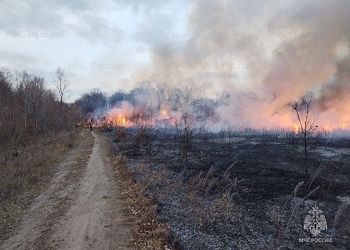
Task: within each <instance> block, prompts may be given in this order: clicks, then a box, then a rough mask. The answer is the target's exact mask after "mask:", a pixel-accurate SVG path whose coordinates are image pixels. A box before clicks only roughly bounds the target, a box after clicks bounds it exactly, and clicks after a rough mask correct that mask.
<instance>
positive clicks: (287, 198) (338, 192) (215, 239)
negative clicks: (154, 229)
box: [109, 128, 350, 249]
mask: <svg viewBox="0 0 350 250" xmlns="http://www.w3.org/2000/svg"><path fill="white" fill-rule="evenodd" d="M109 133H110V135H111V137H112V140H113V141H114V143H113V149H114V152H115V153H116V154H118V155H120V156H122V157H124V162H125V166H126V167H127V168H128V170H129V171H131V172H132V173H133V174H134V178H135V180H136V181H137V182H139V183H141V184H142V185H144V187H145V188H144V194H145V195H147V196H148V197H150V198H151V199H152V200H153V201H154V202H155V203H156V204H158V217H159V219H160V220H162V221H163V222H166V223H167V224H169V225H170V227H171V231H172V235H173V238H174V239H175V241H176V243H177V244H178V246H179V247H180V248H181V247H182V248H186V249H199V248H201V249H209V248H210V249H213V248H215V249H227V248H233V249H236V248H239V249H248V248H258V249H262V248H276V247H282V248H287V249H288V248H310V249H312V248H315V247H317V248H319V247H322V248H324V249H332V248H334V247H336V248H338V249H345V248H346V246H347V245H349V236H350V226H349V223H348V221H349V211H350V207H349V191H350V190H349V177H350V168H349V159H350V150H349V145H350V140H349V139H346V138H335V137H334V138H333V137H329V136H328V137H327V136H314V137H313V138H311V139H310V157H309V159H308V161H307V162H306V161H305V159H304V157H303V154H302V150H301V148H300V144H299V138H298V137H297V136H296V135H293V134H290V133H287V134H283V133H269V132H260V133H257V132H255V133H253V132H247V131H246V132H232V131H222V132H219V133H203V132H198V133H193V134H191V137H190V139H189V140H187V139H188V138H187V139H186V136H185V135H184V133H183V131H182V132H181V131H171V130H164V129H158V130H157V129H145V128H139V129H135V128H134V129H123V128H117V129H114V130H113V131H109ZM305 164H309V166H310V173H311V174H310V176H308V177H306V176H305V174H304V169H305ZM315 204H317V205H318V206H319V207H320V209H321V210H322V211H323V212H324V214H325V216H326V218H327V222H328V229H327V230H326V231H323V232H322V237H328V238H332V240H333V243H323V244H322V243H319V244H316V245H315V244H307V243H299V238H307V237H310V235H309V234H308V232H306V231H304V229H303V222H304V218H305V216H306V214H307V212H308V211H309V210H310V209H311V207H312V206H313V205H315Z"/></svg>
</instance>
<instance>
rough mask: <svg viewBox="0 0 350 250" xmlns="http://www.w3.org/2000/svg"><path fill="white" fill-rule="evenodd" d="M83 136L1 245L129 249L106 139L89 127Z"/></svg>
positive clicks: (4, 246) (31, 247)
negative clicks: (17, 225) (48, 184)
mask: <svg viewBox="0 0 350 250" xmlns="http://www.w3.org/2000/svg"><path fill="white" fill-rule="evenodd" d="M78 140H79V143H78V146H77V147H74V148H72V149H71V150H70V152H68V153H67V154H66V155H64V156H63V157H62V158H63V159H62V162H61V163H60V165H59V167H58V171H57V173H56V174H55V177H54V178H53V180H52V182H51V184H50V187H49V188H48V189H47V190H46V191H45V192H43V193H42V194H41V195H40V196H38V197H37V198H36V199H35V200H34V202H33V204H32V205H31V207H30V209H29V210H28V211H27V213H26V214H25V216H24V217H23V220H22V224H21V226H20V228H19V229H18V230H17V231H16V232H15V233H14V235H13V236H12V237H11V238H9V239H8V240H6V241H5V242H3V244H2V245H1V246H0V249H127V240H128V236H129V228H128V226H127V224H126V223H125V219H124V217H123V214H122V207H121V205H120V202H119V200H118V194H119V192H118V188H117V185H116V183H115V176H114V172H113V170H112V167H111V165H110V163H109V160H108V157H107V154H106V145H105V142H104V140H103V138H101V137H100V136H98V135H96V134H95V133H90V132H89V131H82V132H81V133H80V135H79V139H78Z"/></svg>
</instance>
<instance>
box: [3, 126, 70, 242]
mask: <svg viewBox="0 0 350 250" xmlns="http://www.w3.org/2000/svg"><path fill="white" fill-rule="evenodd" d="M76 134H77V133H76V132H61V133H57V134H50V135H48V136H45V137H44V136H42V137H39V138H37V139H36V140H35V141H30V142H28V143H26V144H24V145H21V146H16V145H14V146H12V147H8V148H3V149H2V151H1V152H0V240H4V239H6V238H7V237H8V236H9V234H10V233H11V232H12V231H13V229H14V228H15V227H16V225H17V224H18V223H19V221H20V219H21V216H22V214H23V212H24V211H25V209H26V208H27V207H28V206H29V204H30V203H31V201H32V199H33V198H34V197H36V196H37V195H38V194H40V193H41V192H42V191H43V190H44V189H45V188H46V187H47V184H48V183H49V181H50V179H51V178H52V176H53V174H54V173H55V168H56V162H57V160H58V159H59V158H60V157H61V156H62V155H63V154H64V153H65V151H66V150H67V149H69V148H71V147H74V144H75V140H76Z"/></svg>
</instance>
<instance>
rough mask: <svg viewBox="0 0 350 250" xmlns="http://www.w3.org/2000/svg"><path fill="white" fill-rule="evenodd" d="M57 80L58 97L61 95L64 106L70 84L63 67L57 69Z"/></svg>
mask: <svg viewBox="0 0 350 250" xmlns="http://www.w3.org/2000/svg"><path fill="white" fill-rule="evenodd" d="M55 82H56V89H57V93H58V97H59V100H60V104H61V108H62V106H63V98H64V95H65V94H66V93H67V89H68V84H67V80H66V77H65V74H64V72H63V70H62V69H61V68H57V69H56V72H55Z"/></svg>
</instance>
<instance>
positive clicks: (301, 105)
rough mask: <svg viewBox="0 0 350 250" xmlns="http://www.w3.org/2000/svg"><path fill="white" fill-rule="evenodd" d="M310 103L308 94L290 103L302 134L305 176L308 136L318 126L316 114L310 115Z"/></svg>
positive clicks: (306, 172)
mask: <svg viewBox="0 0 350 250" xmlns="http://www.w3.org/2000/svg"><path fill="white" fill-rule="evenodd" d="M311 103H312V95H311V94H309V95H307V96H305V97H303V98H302V99H301V101H299V102H298V101H297V102H295V103H293V104H292V108H293V109H294V111H295V113H296V115H297V118H298V122H299V126H298V133H299V134H300V135H301V136H302V139H303V147H304V157H305V160H306V168H305V176H306V177H307V176H308V168H309V164H308V146H309V137H310V136H311V135H312V134H314V132H315V131H316V129H317V128H318V126H317V125H316V122H317V120H318V116H314V115H311V113H310V111H311Z"/></svg>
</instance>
